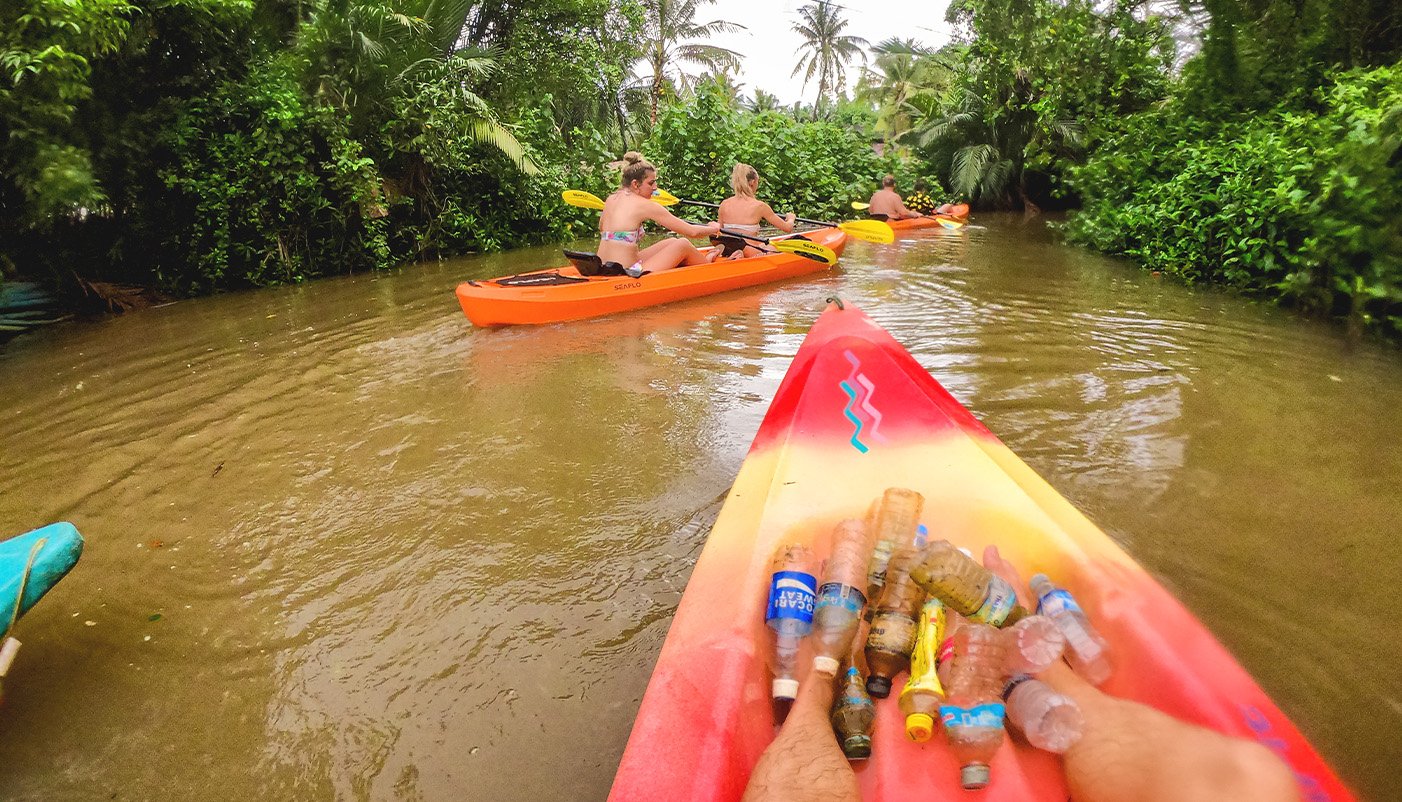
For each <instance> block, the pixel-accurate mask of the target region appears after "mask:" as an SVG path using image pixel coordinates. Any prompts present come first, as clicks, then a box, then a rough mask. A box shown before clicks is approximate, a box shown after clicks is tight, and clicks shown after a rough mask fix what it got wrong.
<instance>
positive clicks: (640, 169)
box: [621, 150, 657, 187]
mask: <svg viewBox="0 0 1402 802" xmlns="http://www.w3.org/2000/svg"><path fill="white" fill-rule="evenodd" d="M623 161H625V162H627V164H626V165H624V167H623V183H622V184H621V186H623V187H627V186H629V185H630V184H632V183H633V182H634V181H645V180H646V179H647V174H648V173H655V172H657V168H656V167H653V166H652V164H651V163H650V162H649V161H648V160H647V159H644V158H643V154H641V153H639V152H637V151H636V150H630V151H628V152H627V153H625V154H623Z"/></svg>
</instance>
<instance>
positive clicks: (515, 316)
mask: <svg viewBox="0 0 1402 802" xmlns="http://www.w3.org/2000/svg"><path fill="white" fill-rule="evenodd" d="M803 235H804V236H805V237H807V238H808V239H810V240H812V241H813V242H816V243H818V244H820V245H825V246H827V247H828V248H831V249H832V250H833V251H834V252H835V253H837V254H838V255H841V254H842V250H843V248H844V247H845V246H846V244H847V234H846V232H844V231H841V230H840V229H837V228H823V229H818V230H816V231H806V232H804V234H803ZM828 267H829V265H827V264H825V263H823V262H821V261H818V260H815V259H811V258H809V257H806V256H800V255H798V254H794V253H774V254H766V255H764V256H757V257H754V258H750V259H736V260H725V261H720V262H715V263H713V264H705V265H693V266H691V267H679V268H674V269H672V270H664V271H661V272H658V273H652V274H648V275H644V276H642V277H641V278H630V277H628V276H590V277H582V276H580V274H579V272H578V271H576V270H575V269H574V268H573V267H562V268H558V269H554V270H550V271H542V275H543V274H545V273H558V274H559V275H561V276H565V277H568V278H575V279H579V278H584V279H585V280H583V281H579V282H575V283H567V284H554V285H549V286H537V287H523V286H504V285H501V284H498V283H497V282H499V281H501V280H502V279H504V278H510V277H506V276H503V277H500V278H496V279H487V280H484V281H468V282H464V283H462V284H460V285H458V288H457V297H458V303H459V305H461V306H462V311H463V314H464V315H466V316H467V319H468V320H469V321H471V322H472V324H473V325H474V326H479V327H488V326H509V325H525V324H539V323H560V322H564V321H569V320H582V319H584V318H591V317H599V316H601V315H611V314H615V313H618V312H626V311H629V310H632V309H641V308H643V307H648V306H656V305H658V304H665V303H671V302H673V301H681V300H685V299H688V298H697V297H700V296H703V295H712V294H714V293H718V292H725V291H727V290H735V289H741V288H743V287H752V286H755V285H757V284H768V283H770V282H774V281H782V280H783V279H788V278H794V277H796V276H802V275H806V274H809V273H816V272H819V271H822V270H826V269H827V268H828ZM524 275H536V274H524Z"/></svg>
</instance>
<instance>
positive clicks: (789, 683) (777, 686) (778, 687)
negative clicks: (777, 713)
mask: <svg viewBox="0 0 1402 802" xmlns="http://www.w3.org/2000/svg"><path fill="white" fill-rule="evenodd" d="M773 695H774V698H775V699H796V698H798V680H796V679H776V680H774V692H773Z"/></svg>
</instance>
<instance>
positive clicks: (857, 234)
mask: <svg viewBox="0 0 1402 802" xmlns="http://www.w3.org/2000/svg"><path fill="white" fill-rule="evenodd" d="M837 227H838V228H840V229H842V230H843V231H846V232H847V233H848V234H849V235H850V236H852V237H854V238H856V239H859V240H865V241H866V242H875V243H878V244H881V245H886V244H889V243H892V242H895V241H896V232H894V231H892V230H891V227H890V226H888V225H886V223H884V222H882V221H880V220H848V221H847V222H845V223H838V224H837Z"/></svg>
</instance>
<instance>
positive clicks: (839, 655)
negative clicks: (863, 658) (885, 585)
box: [813, 519, 871, 677]
mask: <svg viewBox="0 0 1402 802" xmlns="http://www.w3.org/2000/svg"><path fill="white" fill-rule="evenodd" d="M870 556H871V540H870V536H869V533H868V531H867V527H866V524H864V523H862V522H861V521H858V520H856V519H848V520H845V521H842V522H841V523H839V524H838V525H837V527H836V528H835V529H834V530H833V534H832V556H830V557H829V558H828V560H827V564H826V566H825V568H824V570H823V583H822V584H821V585H819V586H818V601H817V605H816V606H815V608H814V612H813V639H814V641H815V644H814V648H815V654H814V656H813V670H814V671H817V672H818V673H819V674H823V675H825V676H829V677H835V676H837V669H838V668H839V666H840V665H841V664H842V661H843V659H844V658H846V657H847V655H848V654H850V653H851V651H852V639H853V636H854V635H855V634H856V632H857V625H858V624H859V623H860V619H861V616H862V608H863V606H865V604H866V596H865V595H863V594H862V591H861V588H863V587H865V583H866V566H867V560H868V559H869V558H870Z"/></svg>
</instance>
